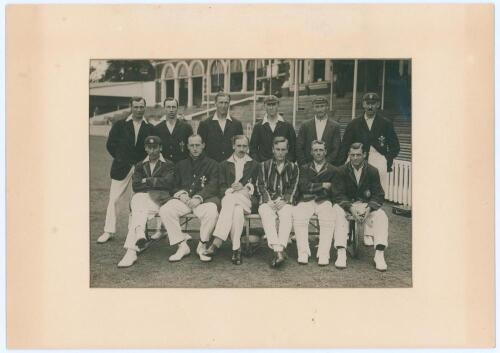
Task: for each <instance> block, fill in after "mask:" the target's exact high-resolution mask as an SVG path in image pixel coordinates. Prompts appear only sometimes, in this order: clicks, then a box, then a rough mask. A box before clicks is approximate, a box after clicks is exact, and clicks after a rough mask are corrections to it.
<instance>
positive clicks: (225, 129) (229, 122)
mask: <svg viewBox="0 0 500 353" xmlns="http://www.w3.org/2000/svg"><path fill="white" fill-rule="evenodd" d="M232 124H233V122H232V121H231V120H229V119H226V125H224V131H223V132H222V134H223V135H225V134H226V132H227V131H229V129H230V128H231V125H232Z"/></svg>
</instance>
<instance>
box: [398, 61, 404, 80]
mask: <svg viewBox="0 0 500 353" xmlns="http://www.w3.org/2000/svg"><path fill="white" fill-rule="evenodd" d="M404 68H405V62H404V60H399V77H401V76H403V71H404Z"/></svg>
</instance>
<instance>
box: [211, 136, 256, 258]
mask: <svg viewBox="0 0 500 353" xmlns="http://www.w3.org/2000/svg"><path fill="white" fill-rule="evenodd" d="M233 150H234V153H233V155H232V156H231V157H230V158H229V159H227V160H226V161H224V162H222V163H221V164H220V174H219V189H220V193H221V195H222V196H221V197H222V209H221V211H220V214H219V219H218V221H217V225H216V226H215V230H214V233H213V235H214V238H213V241H212V243H211V244H210V246H209V247H208V249H207V251H206V252H205V255H207V256H210V257H212V256H213V255H214V254H215V252H216V250H217V249H218V248H219V247H220V246H221V245H222V242H223V241H225V240H226V239H227V237H228V235H229V234H231V240H232V242H233V255H232V258H231V261H232V263H233V264H235V265H240V264H241V249H240V247H241V241H240V240H241V233H242V232H243V226H244V224H245V214H249V213H251V211H252V208H253V207H256V206H257V204H258V200H257V198H256V197H255V186H254V184H256V182H257V176H258V173H259V163H258V162H256V161H254V160H253V159H252V158H250V156H249V155H248V138H247V137H246V136H245V135H236V136H234V137H233Z"/></svg>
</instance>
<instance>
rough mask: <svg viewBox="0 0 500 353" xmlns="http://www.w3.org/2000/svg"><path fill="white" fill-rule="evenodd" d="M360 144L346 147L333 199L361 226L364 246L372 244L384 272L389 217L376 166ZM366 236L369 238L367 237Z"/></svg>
mask: <svg viewBox="0 0 500 353" xmlns="http://www.w3.org/2000/svg"><path fill="white" fill-rule="evenodd" d="M363 151H364V149H363V144H362V143H353V144H352V145H351V148H350V149H349V163H347V164H345V165H343V166H342V167H340V168H339V181H340V182H339V184H338V187H337V191H336V190H333V192H334V194H335V196H334V199H335V200H336V201H337V202H338V204H339V205H340V207H342V208H343V209H344V210H345V211H346V212H348V213H350V214H351V215H352V216H353V217H354V220H355V221H356V222H357V223H358V226H362V227H364V237H365V245H373V246H374V247H375V257H374V259H373V260H374V262H375V267H376V269H377V270H379V271H386V270H387V264H386V262H385V258H384V250H385V248H386V247H387V242H388V236H389V220H388V218H387V215H386V214H385V212H384V211H383V210H382V209H381V206H382V203H383V202H384V189H382V185H380V177H379V173H378V170H377V168H375V167H374V166H372V165H370V164H368V162H367V161H366V152H363ZM367 238H368V239H367Z"/></svg>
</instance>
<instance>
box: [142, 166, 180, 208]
mask: <svg viewBox="0 0 500 353" xmlns="http://www.w3.org/2000/svg"><path fill="white" fill-rule="evenodd" d="M174 181H175V180H174V163H172V162H171V161H169V160H168V159H167V160H163V161H162V160H158V161H157V162H156V165H155V169H154V170H153V171H151V168H150V164H149V159H147V160H144V161H142V162H139V163H137V164H136V165H135V170H134V175H133V176H132V189H133V190H134V192H147V193H148V194H149V196H150V197H151V199H152V200H153V201H154V202H156V203H157V204H158V206H161V205H163V204H164V203H165V202H167V201H168V200H169V199H170V198H171V195H172V190H173V189H174V186H175V185H174Z"/></svg>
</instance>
